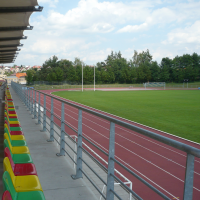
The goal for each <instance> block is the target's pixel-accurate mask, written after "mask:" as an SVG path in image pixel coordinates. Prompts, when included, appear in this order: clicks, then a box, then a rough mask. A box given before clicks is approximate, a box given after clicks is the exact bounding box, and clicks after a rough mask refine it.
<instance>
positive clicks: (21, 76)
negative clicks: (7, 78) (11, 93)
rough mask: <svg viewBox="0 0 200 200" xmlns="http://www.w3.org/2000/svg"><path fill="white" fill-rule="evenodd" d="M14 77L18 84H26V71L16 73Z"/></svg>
mask: <svg viewBox="0 0 200 200" xmlns="http://www.w3.org/2000/svg"><path fill="white" fill-rule="evenodd" d="M16 77H17V78H18V82H19V83H20V84H26V79H25V77H26V73H16Z"/></svg>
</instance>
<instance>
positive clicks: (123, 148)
mask: <svg viewBox="0 0 200 200" xmlns="http://www.w3.org/2000/svg"><path fill="white" fill-rule="evenodd" d="M57 109H58V108H57ZM58 110H59V109H58ZM65 115H68V114H65ZM68 116H69V117H71V116H70V115H68ZM71 118H73V117H71ZM73 119H75V118H73ZM75 120H76V121H77V119H75ZM83 125H84V126H86V127H87V128H89V129H91V130H93V131H94V132H96V133H98V134H99V135H101V136H103V137H104V138H106V139H107V140H109V138H108V137H106V136H105V135H103V134H101V133H99V132H98V131H96V130H94V129H93V128H91V127H89V126H87V125H86V124H84V123H83ZM86 136H87V135H86ZM115 144H117V145H119V146H120V147H122V148H123V149H125V150H126V151H129V152H130V153H132V154H134V155H136V156H137V157H139V158H141V159H142V160H144V161H146V162H147V163H149V164H151V165H153V166H154V167H156V168H158V169H160V170H161V171H163V172H165V173H167V174H169V175H171V176H172V177H174V178H176V179H177V180H179V181H181V182H184V181H183V180H182V179H180V178H178V177H176V176H175V175H173V174H171V173H170V172H168V171H166V170H164V169H162V168H161V167H159V166H158V165H156V164H154V163H152V162H151V161H149V160H147V159H145V158H143V157H142V156H139V155H138V154H136V153H134V152H133V151H131V150H129V149H127V148H125V147H124V146H122V145H120V144H118V143H115ZM101 147H102V146H101ZM104 149H105V148H104ZM106 150H107V149H106ZM107 152H108V150H107ZM193 188H194V189H196V190H197V191H200V190H199V189H197V188H196V187H193Z"/></svg>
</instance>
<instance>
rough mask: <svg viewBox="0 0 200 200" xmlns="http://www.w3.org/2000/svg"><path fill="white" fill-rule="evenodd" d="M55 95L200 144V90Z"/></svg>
mask: <svg viewBox="0 0 200 200" xmlns="http://www.w3.org/2000/svg"><path fill="white" fill-rule="evenodd" d="M53 94H54V95H57V96H60V97H63V98H66V99H70V100H73V101H76V102H79V103H82V104H84V105H87V106H90V107H93V108H97V109H100V110H102V111H106V112H108V113H111V114H114V115H117V116H120V117H123V118H126V119H129V120H132V121H135V122H138V123H141V124H144V125H147V126H150V127H153V128H156V129H159V130H162V131H165V132H168V133H171V134H174V135H177V136H180V137H183V138H186V139H189V140H192V141H195V142H198V143H200V91H199V90H157V91H95V92H94V91H84V92H81V91H61V92H54V93H53Z"/></svg>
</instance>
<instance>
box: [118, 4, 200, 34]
mask: <svg viewBox="0 0 200 200" xmlns="http://www.w3.org/2000/svg"><path fill="white" fill-rule="evenodd" d="M199 8H200V2H190V3H177V4H175V5H173V7H170V6H169V7H162V8H158V9H152V10H151V12H150V11H149V12H148V15H147V16H146V18H145V20H144V21H143V23H141V24H139V25H138V24H136V25H135V24H134V25H130V24H129V25H126V26H125V27H123V28H121V29H119V30H118V31H117V32H118V33H124V32H137V31H144V30H145V31H146V30H148V29H149V28H150V27H151V26H153V25H159V26H163V27H164V26H165V25H166V24H170V25H172V24H171V23H177V22H179V23H181V22H184V20H189V19H194V18H197V17H200V12H199ZM132 23H135V22H134V21H133V22H132Z"/></svg>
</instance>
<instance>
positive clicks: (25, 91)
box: [24, 87, 27, 106]
mask: <svg viewBox="0 0 200 200" xmlns="http://www.w3.org/2000/svg"><path fill="white" fill-rule="evenodd" d="M25 88H26V89H25V90H24V93H25V106H27V87H25Z"/></svg>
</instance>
